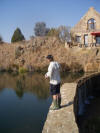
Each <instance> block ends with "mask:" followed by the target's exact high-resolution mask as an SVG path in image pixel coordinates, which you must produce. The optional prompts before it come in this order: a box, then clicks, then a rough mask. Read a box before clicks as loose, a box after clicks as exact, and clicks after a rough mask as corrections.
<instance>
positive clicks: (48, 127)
mask: <svg viewBox="0 0 100 133" xmlns="http://www.w3.org/2000/svg"><path fill="white" fill-rule="evenodd" d="M75 91H76V83H69V84H67V83H66V84H64V85H63V86H62V87H61V95H62V108H61V109H59V110H57V111H52V110H49V113H48V116H47V120H46V122H45V125H44V128H43V131H42V133H78V127H77V124H76V122H75V117H74V110H73V103H74V101H73V100H74V96H75Z"/></svg>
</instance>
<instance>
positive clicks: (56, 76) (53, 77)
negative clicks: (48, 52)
mask: <svg viewBox="0 0 100 133" xmlns="http://www.w3.org/2000/svg"><path fill="white" fill-rule="evenodd" d="M45 76H46V77H49V78H50V84H54V85H57V84H59V83H60V82H61V79H60V64H59V63H58V62H56V61H51V62H50V64H49V67H48V72H47V73H46V74H45Z"/></svg>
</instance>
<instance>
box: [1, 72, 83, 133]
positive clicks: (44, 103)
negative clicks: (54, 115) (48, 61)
mask: <svg viewBox="0 0 100 133" xmlns="http://www.w3.org/2000/svg"><path fill="white" fill-rule="evenodd" d="M80 76H82V75H80V74H70V73H66V74H62V83H65V82H73V81H75V80H76V79H77V78H79V77H80ZM48 88H49V81H48V80H45V79H44V75H43V74H39V73H35V74H25V75H18V76H14V75H11V74H8V73H3V74H0V133H41V132H42V129H43V125H44V122H45V120H46V116H47V113H48V110H49V107H50V105H51V102H52V99H51V97H50V95H49V89H48Z"/></svg>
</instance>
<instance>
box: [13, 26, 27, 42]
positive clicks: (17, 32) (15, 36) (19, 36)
mask: <svg viewBox="0 0 100 133" xmlns="http://www.w3.org/2000/svg"><path fill="white" fill-rule="evenodd" d="M22 40H25V38H24V36H23V34H22V33H21V30H20V29H19V28H17V29H16V30H15V32H14V34H13V36H12V39H11V42H18V41H22Z"/></svg>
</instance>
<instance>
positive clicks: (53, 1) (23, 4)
mask: <svg viewBox="0 0 100 133" xmlns="http://www.w3.org/2000/svg"><path fill="white" fill-rule="evenodd" d="M91 6H93V7H94V8H95V9H96V10H97V11H98V12H100V0H0V35H1V36H2V38H3V40H4V41H6V42H10V41H11V37H12V35H13V32H14V30H15V29H16V28H17V27H19V28H20V29H21V31H22V33H23V35H24V36H25V38H26V39H27V40H28V39H29V38H30V36H31V35H34V30H33V29H34V26H35V23H36V22H45V23H46V25H47V27H49V28H51V27H58V26H60V25H65V26H71V27H73V26H74V25H75V24H76V23H77V22H78V21H79V20H80V18H81V17H82V16H83V15H84V14H85V13H86V12H87V11H88V9H89V7H91Z"/></svg>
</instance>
